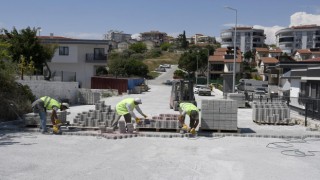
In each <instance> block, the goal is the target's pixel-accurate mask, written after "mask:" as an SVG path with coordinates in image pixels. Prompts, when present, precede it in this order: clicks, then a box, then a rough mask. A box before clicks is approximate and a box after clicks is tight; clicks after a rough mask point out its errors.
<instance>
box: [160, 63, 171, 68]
mask: <svg viewBox="0 0 320 180" xmlns="http://www.w3.org/2000/svg"><path fill="white" fill-rule="evenodd" d="M161 66H162V67H164V68H171V64H162V65H161Z"/></svg>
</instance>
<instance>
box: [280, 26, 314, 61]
mask: <svg viewBox="0 0 320 180" xmlns="http://www.w3.org/2000/svg"><path fill="white" fill-rule="evenodd" d="M276 43H277V47H279V48H280V49H282V51H283V52H285V53H287V54H288V55H292V54H293V53H294V52H295V51H296V50H298V49H311V48H320V26H317V25H304V26H292V27H290V28H285V29H281V30H279V31H277V32H276Z"/></svg>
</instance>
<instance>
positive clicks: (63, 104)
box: [61, 102, 70, 109]
mask: <svg viewBox="0 0 320 180" xmlns="http://www.w3.org/2000/svg"><path fill="white" fill-rule="evenodd" d="M61 106H64V107H66V108H67V109H69V107H70V106H69V104H68V103H65V102H64V103H61Z"/></svg>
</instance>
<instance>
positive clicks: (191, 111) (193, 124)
mask: <svg viewBox="0 0 320 180" xmlns="http://www.w3.org/2000/svg"><path fill="white" fill-rule="evenodd" d="M179 110H180V116H179V121H180V124H181V127H182V130H183V131H188V132H190V133H191V134H195V133H196V128H197V126H198V124H199V109H198V108H197V106H195V105H194V104H192V103H180V104H179ZM186 114H187V115H189V117H190V128H188V126H187V125H186V124H185V123H184V120H185V116H186Z"/></svg>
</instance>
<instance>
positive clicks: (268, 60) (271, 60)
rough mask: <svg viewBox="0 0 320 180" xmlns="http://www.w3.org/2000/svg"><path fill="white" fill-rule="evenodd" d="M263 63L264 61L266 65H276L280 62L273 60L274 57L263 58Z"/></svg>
mask: <svg viewBox="0 0 320 180" xmlns="http://www.w3.org/2000/svg"><path fill="white" fill-rule="evenodd" d="M261 61H262V62H263V63H264V64H274V63H278V62H279V60H278V59H276V58H273V57H262V58H261Z"/></svg>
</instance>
